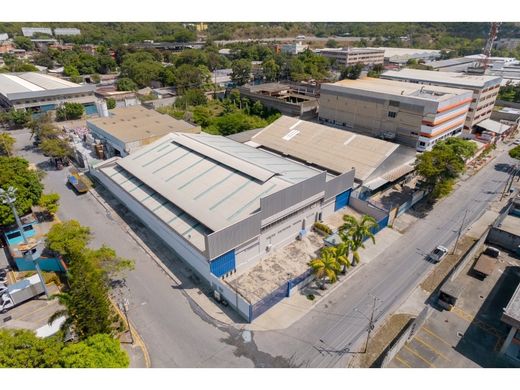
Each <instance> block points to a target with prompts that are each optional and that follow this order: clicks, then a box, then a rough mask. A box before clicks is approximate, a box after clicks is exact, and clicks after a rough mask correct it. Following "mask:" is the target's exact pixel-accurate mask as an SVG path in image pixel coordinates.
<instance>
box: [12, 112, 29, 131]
mask: <svg viewBox="0 0 520 390" xmlns="http://www.w3.org/2000/svg"><path fill="white" fill-rule="evenodd" d="M8 118H9V122H10V123H12V124H13V126H15V127H25V126H27V125H28V124H29V122H30V121H31V113H30V112H29V111H25V110H11V111H9V113H8Z"/></svg>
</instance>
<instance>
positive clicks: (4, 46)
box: [0, 40, 15, 54]
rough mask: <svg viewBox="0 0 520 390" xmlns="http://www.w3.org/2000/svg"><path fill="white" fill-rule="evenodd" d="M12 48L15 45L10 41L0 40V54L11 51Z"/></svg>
mask: <svg viewBox="0 0 520 390" xmlns="http://www.w3.org/2000/svg"><path fill="white" fill-rule="evenodd" d="M14 49H15V46H14V44H13V43H12V42H10V41H2V40H0V54H3V53H12V52H13V50H14Z"/></svg>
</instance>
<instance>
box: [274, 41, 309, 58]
mask: <svg viewBox="0 0 520 390" xmlns="http://www.w3.org/2000/svg"><path fill="white" fill-rule="evenodd" d="M308 48H309V45H304V44H302V43H301V42H300V41H298V42H295V43H286V44H284V45H282V48H281V52H282V53H284V54H291V55H296V54H300V53H303V52H304V51H305V50H307V49H308Z"/></svg>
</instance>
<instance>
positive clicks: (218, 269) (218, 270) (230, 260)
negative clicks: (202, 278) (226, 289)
mask: <svg viewBox="0 0 520 390" xmlns="http://www.w3.org/2000/svg"><path fill="white" fill-rule="evenodd" d="M209 269H210V271H211V273H212V274H213V275H215V276H217V277H219V278H220V277H221V276H223V275H225V274H227V273H228V272H230V271H233V270H234V269H235V250H234V249H233V250H231V251H229V252H227V253H225V254H223V255H222V256H219V257H217V258H215V259H213V260H211V263H210V265H209Z"/></svg>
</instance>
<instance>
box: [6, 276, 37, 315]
mask: <svg viewBox="0 0 520 390" xmlns="http://www.w3.org/2000/svg"><path fill="white" fill-rule="evenodd" d="M0 291H2V296H1V297H0V312H2V313H3V312H5V311H7V310H9V309H11V308H12V307H14V306H17V305H19V304H20V303H23V302H25V301H28V300H29V299H32V298H34V297H37V296H38V295H41V294H43V293H44V292H45V291H44V290H43V286H42V283H41V279H40V277H39V276H38V274H35V275H33V276H30V277H28V278H25V279H22V280H20V281H19V282H17V283H14V284H11V285H10V286H7V288H3V289H0Z"/></svg>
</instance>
